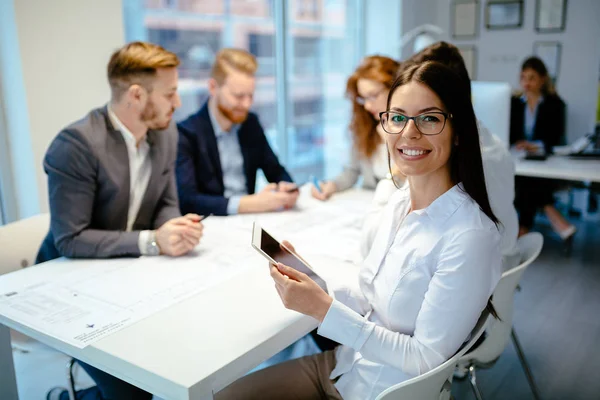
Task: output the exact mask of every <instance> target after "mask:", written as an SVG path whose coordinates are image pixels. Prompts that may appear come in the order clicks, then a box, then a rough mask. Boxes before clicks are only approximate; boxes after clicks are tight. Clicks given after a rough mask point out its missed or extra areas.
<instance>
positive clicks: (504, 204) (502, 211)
mask: <svg viewBox="0 0 600 400" xmlns="http://www.w3.org/2000/svg"><path fill="white" fill-rule="evenodd" d="M477 127H478V130H479V141H480V146H481V158H482V160H483V173H484V175H485V187H486V189H487V192H488V199H489V201H490V206H491V207H492V211H493V212H494V215H495V216H496V218H498V220H500V222H501V224H500V225H499V229H500V233H501V234H502V242H501V244H500V249H501V251H502V257H503V266H504V269H505V270H508V269H510V268H512V267H515V266H517V265H518V264H519V261H520V259H521V257H520V254H519V249H518V248H517V236H518V234H519V218H518V216H517V210H515V206H514V200H515V164H514V161H513V159H512V157H511V155H510V152H509V150H508V145H507V144H505V143H503V142H502V141H501V140H500V139H498V138H497V137H496V136H495V135H493V134H492V133H491V132H490V131H489V130H488V129H487V128H486V127H485V126H484V125H483V123H482V122H481V121H477ZM396 190H397V189H396V187H395V186H394V184H393V182H392V181H391V180H389V179H384V180H382V181H380V182H379V183H378V184H377V187H376V188H375V195H374V196H373V201H372V203H371V207H370V209H369V210H368V212H367V216H366V218H365V222H364V226H363V231H362V240H361V243H360V251H361V256H362V257H366V256H367V254H368V252H369V250H370V248H371V244H372V243H373V240H374V238H375V233H376V232H377V227H378V225H379V221H380V218H381V213H382V211H383V208H384V207H385V205H386V204H387V202H388V201H389V199H390V197H391V196H392V195H393V194H394V193H395V192H396Z"/></svg>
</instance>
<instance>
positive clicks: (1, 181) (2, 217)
mask: <svg viewBox="0 0 600 400" xmlns="http://www.w3.org/2000/svg"><path fill="white" fill-rule="evenodd" d="M1 97H2V96H1V94H0V226H2V225H4V224H5V223H7V222H8V220H9V216H8V215H7V214H6V213H7V207H6V202H7V200H8V199H7V198H6V193H7V186H8V182H9V181H10V176H9V174H8V172H9V171H10V167H9V165H8V164H9V158H8V137H7V132H6V125H5V123H4V109H3V108H2V99H1Z"/></svg>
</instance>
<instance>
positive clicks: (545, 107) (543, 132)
mask: <svg viewBox="0 0 600 400" xmlns="http://www.w3.org/2000/svg"><path fill="white" fill-rule="evenodd" d="M525 107H526V104H525V103H523V101H522V100H521V97H520V96H513V98H512V100H511V107H510V144H511V145H512V144H514V143H516V142H517V141H519V140H525ZM565 108H566V107H565V103H564V102H563V101H562V99H561V98H560V97H558V96H557V95H547V96H544V100H543V101H542V102H541V103H540V105H539V106H538V111H537V117H536V120H535V127H534V129H533V140H540V141H542V142H544V146H545V149H546V153H548V154H551V153H552V147H553V146H558V145H560V144H561V143H562V142H563V141H564V140H565Z"/></svg>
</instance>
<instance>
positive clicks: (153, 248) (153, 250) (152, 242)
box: [146, 231, 160, 256]
mask: <svg viewBox="0 0 600 400" xmlns="http://www.w3.org/2000/svg"><path fill="white" fill-rule="evenodd" d="M146 254H147V255H149V256H157V255H159V254H160V248H159V247H158V242H157V241H156V231H150V235H148V242H146Z"/></svg>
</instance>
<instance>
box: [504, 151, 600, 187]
mask: <svg viewBox="0 0 600 400" xmlns="http://www.w3.org/2000/svg"><path fill="white" fill-rule="evenodd" d="M513 158H514V160H515V173H516V175H520V176H530V177H536V178H550V179H564V180H570V181H591V182H600V159H582V158H571V157H568V156H557V155H553V156H550V157H548V158H547V159H546V160H543V161H538V160H524V159H523V158H521V157H519V156H516V155H514V154H513Z"/></svg>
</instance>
